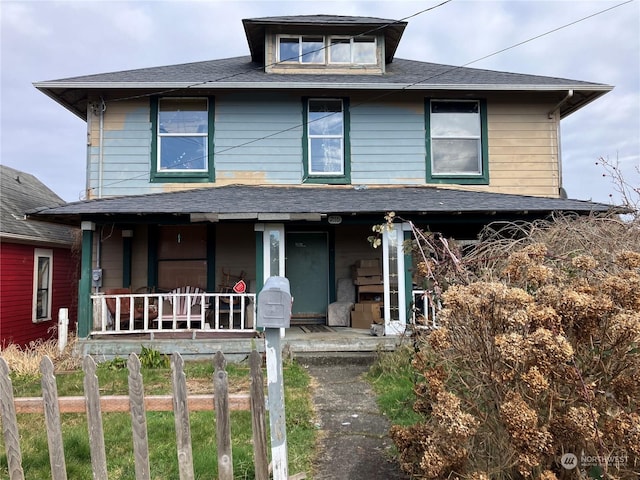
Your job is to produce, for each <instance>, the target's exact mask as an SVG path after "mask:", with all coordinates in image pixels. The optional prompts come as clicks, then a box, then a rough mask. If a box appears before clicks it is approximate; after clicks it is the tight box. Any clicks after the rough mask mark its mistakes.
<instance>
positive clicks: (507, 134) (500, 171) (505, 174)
mask: <svg viewBox="0 0 640 480" xmlns="http://www.w3.org/2000/svg"><path fill="white" fill-rule="evenodd" d="M551 108H552V105H551V104H544V103H542V104H540V103H527V104H522V103H518V104H513V103H500V102H491V103H489V104H488V105H487V112H488V124H489V125H488V127H489V128H488V133H489V161H490V164H489V175H490V182H491V183H490V190H491V191H493V192H498V193H517V194H522V195H544V196H551V197H553V196H558V195H559V187H560V173H559V168H558V155H559V152H558V128H557V119H556V117H555V116H552V118H549V110H550V109H551Z"/></svg>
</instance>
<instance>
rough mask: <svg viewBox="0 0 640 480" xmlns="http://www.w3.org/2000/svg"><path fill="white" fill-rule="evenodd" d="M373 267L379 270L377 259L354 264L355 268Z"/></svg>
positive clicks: (363, 260)
mask: <svg viewBox="0 0 640 480" xmlns="http://www.w3.org/2000/svg"><path fill="white" fill-rule="evenodd" d="M371 267H375V268H377V269H378V270H380V260H379V259H377V258H370V259H362V260H358V261H357V262H356V268H371Z"/></svg>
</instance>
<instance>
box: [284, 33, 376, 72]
mask: <svg viewBox="0 0 640 480" xmlns="http://www.w3.org/2000/svg"><path fill="white" fill-rule="evenodd" d="M376 52H377V43H376V37H371V36H358V37H341V36H340V37H334V36H316V35H313V36H311V35H279V36H278V62H280V63H283V64H290V63H294V64H315V65H324V64H327V63H329V64H337V65H376V64H377V63H378V62H377V55H376Z"/></svg>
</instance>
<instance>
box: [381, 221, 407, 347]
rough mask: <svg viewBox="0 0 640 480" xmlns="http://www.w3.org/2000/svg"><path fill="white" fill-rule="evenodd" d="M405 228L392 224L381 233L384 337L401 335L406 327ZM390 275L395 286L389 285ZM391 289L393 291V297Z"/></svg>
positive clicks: (403, 225) (404, 225)
mask: <svg viewBox="0 0 640 480" xmlns="http://www.w3.org/2000/svg"><path fill="white" fill-rule="evenodd" d="M406 228H407V227H406V224H392V225H391V228H390V229H388V230H385V231H384V232H383V233H382V272H383V275H384V294H383V295H384V297H383V298H384V319H385V322H384V330H385V335H402V334H403V333H404V331H405V330H406V327H407V311H406V308H405V285H404V283H405V264H404V254H405V252H404V230H405V229H406ZM392 275H395V276H396V280H397V284H396V283H395V282H394V285H391V280H390V279H391V276H392ZM392 287H393V289H394V292H393V293H394V294H393V295H392ZM392 297H393V299H394V302H393V303H394V304H393V305H391V302H392ZM392 307H393V309H392ZM392 310H393V311H392Z"/></svg>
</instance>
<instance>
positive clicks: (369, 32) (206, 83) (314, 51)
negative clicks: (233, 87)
mask: <svg viewBox="0 0 640 480" xmlns="http://www.w3.org/2000/svg"><path fill="white" fill-rule="evenodd" d="M452 1H453V0H445V1H443V2H441V3H439V4H437V5H434V6H432V7H429V8H425V9H423V10H420V11H419V12H416V13H413V14H411V15H409V16H407V17H404V18H401V19H400V20H394V21H392V22H389V23H386V24H384V25H380V26H378V27H375V28H372V29H371V30H367V31H365V32H362V33H359V34H357V35H353V36H350V37H349V39H350V40H353V39H356V38H360V37H364V36H367V35H371V34H372V33H375V32H377V31H379V30H383V29H385V28H387V27H391V26H393V25H396V24H398V23H402V22H404V21H406V20H409V19H410V18H414V17H417V16H418V15H422V14H423V13H426V12H429V11H431V10H435V9H436V8H439V7H442V6H443V5H446V4H447V3H449V2H452ZM328 48H330V45H323V46H322V47H320V48H317V49H315V50H310V51H309V52H306V53H305V55H309V54H312V53H317V52H322V51H324V50H327V49H328ZM288 60H291V59H285V60H279V61H276V62H273V63H270V64H265V65H264V66H258V67H256V68H252V69H250V70H249V71H243V72H238V73H233V74H230V75H226V76H224V77H220V78H216V79H213V80H205V81H203V82H196V83H193V84H191V85H187V86H186V87H177V88H171V89H167V90H163V91H160V92H154V93H143V94H140V95H132V96H128V97H121V98H116V99H111V100H110V101H112V102H119V101H123V100H133V99H136V98H144V97H150V96H157V95H164V94H167V93H172V92H178V91H180V90H188V89H192V88H196V87H202V86H203V85H208V84H210V83H217V82H221V81H224V80H229V79H231V78H235V77H240V76H242V75H247V74H249V73H251V72H254V71H255V72H260V71H264V70H265V69H266V68H270V67H275V66H277V65H280V64H282V63H285V62H286V61H288Z"/></svg>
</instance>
